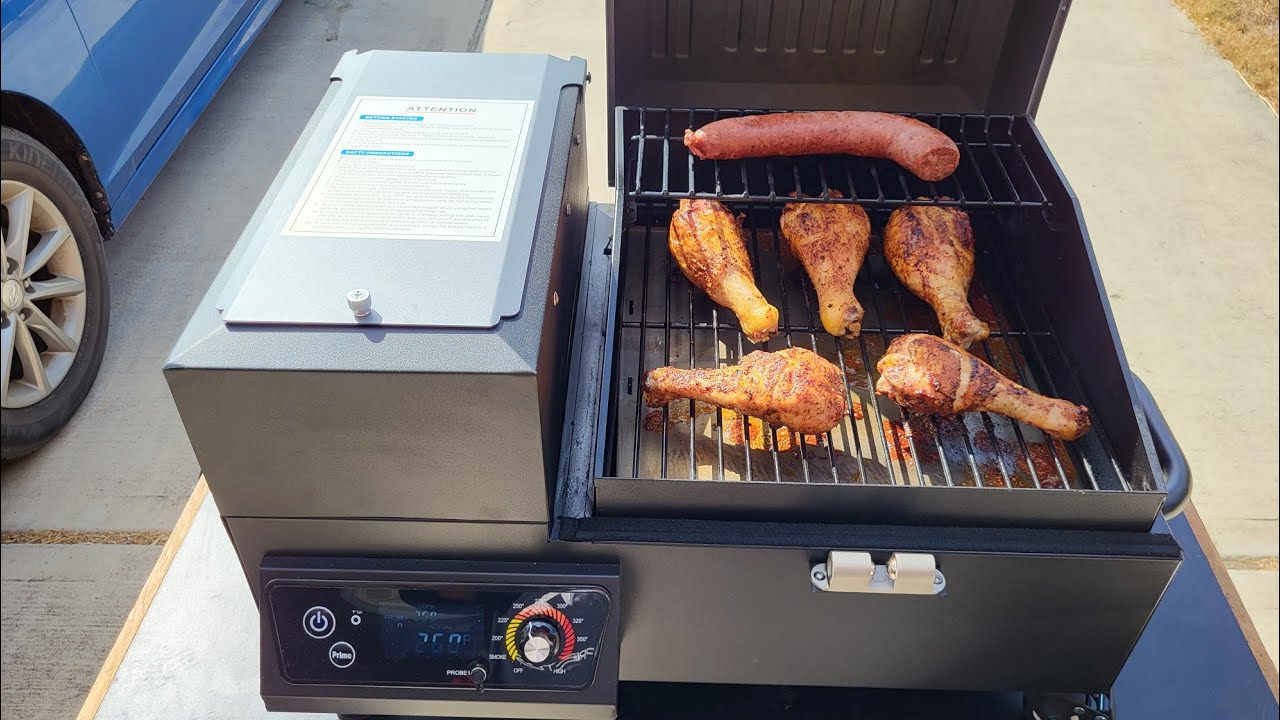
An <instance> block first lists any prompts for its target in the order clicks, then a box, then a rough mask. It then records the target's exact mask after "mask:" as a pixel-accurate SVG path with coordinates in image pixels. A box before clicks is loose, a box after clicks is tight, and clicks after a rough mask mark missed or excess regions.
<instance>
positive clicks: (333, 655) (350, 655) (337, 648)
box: [329, 642, 356, 668]
mask: <svg viewBox="0 0 1280 720" xmlns="http://www.w3.org/2000/svg"><path fill="white" fill-rule="evenodd" d="M355 661H356V649H355V648H353V647H351V643H345V642H336V643H334V644H333V646H332V647H330V648H329V662H331V663H333V666H334V667H339V668H345V667H351V663H353V662H355Z"/></svg>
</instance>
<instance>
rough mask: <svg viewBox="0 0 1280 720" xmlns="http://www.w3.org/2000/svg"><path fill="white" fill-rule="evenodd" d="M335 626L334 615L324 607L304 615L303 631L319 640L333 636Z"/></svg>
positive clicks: (316, 608) (318, 606)
mask: <svg viewBox="0 0 1280 720" xmlns="http://www.w3.org/2000/svg"><path fill="white" fill-rule="evenodd" d="M333 625H334V622H333V613H331V612H329V608H327V607H324V606H323V605H317V606H315V607H313V608H311V609H310V610H308V611H306V612H305V613H303V615H302V629H303V630H306V631H307V634H308V635H310V636H311V637H313V638H315V639H317V640H320V639H322V638H327V637H329V636H330V635H332V634H333Z"/></svg>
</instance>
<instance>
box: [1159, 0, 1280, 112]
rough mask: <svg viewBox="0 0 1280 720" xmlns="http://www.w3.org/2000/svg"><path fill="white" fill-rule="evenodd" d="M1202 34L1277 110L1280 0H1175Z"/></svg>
mask: <svg viewBox="0 0 1280 720" xmlns="http://www.w3.org/2000/svg"><path fill="white" fill-rule="evenodd" d="M1174 4H1175V5H1177V6H1178V7H1179V8H1181V9H1182V11H1183V12H1185V13H1186V14H1187V17H1189V18H1191V21H1192V22H1194V23H1195V24H1196V26H1197V27H1199V28H1200V34H1201V35H1203V36H1204V39H1205V40H1206V41H1207V42H1208V43H1209V44H1210V45H1212V46H1213V48H1214V49H1215V50H1217V51H1218V54H1219V55H1221V56H1222V57H1223V58H1225V59H1226V60H1227V62H1229V63H1231V64H1232V65H1233V66H1235V69H1236V72H1238V73H1240V76H1241V77H1243V78H1244V80H1245V82H1247V83H1249V85H1251V86H1252V87H1253V89H1254V90H1255V91H1256V92H1257V93H1258V94H1259V95H1261V96H1262V98H1263V99H1264V100H1266V101H1267V103H1268V104H1269V105H1270V106H1271V109H1272V111H1275V110H1276V107H1277V99H1276V92H1277V86H1278V85H1280V83H1278V81H1277V74H1278V73H1280V70H1278V68H1280V59H1278V57H1280V55H1278V54H1277V53H1278V47H1280V46H1278V45H1277V27H1278V25H1277V15H1280V0H1174Z"/></svg>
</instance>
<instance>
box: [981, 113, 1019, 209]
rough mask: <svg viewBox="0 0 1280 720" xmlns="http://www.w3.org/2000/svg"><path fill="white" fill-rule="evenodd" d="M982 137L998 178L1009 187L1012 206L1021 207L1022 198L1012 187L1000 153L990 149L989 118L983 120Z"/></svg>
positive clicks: (1011, 180) (1011, 181)
mask: <svg viewBox="0 0 1280 720" xmlns="http://www.w3.org/2000/svg"><path fill="white" fill-rule="evenodd" d="M982 136H983V137H984V138H986V140H987V142H986V143H985V144H986V146H987V150H989V151H990V152H991V157H992V158H994V159H995V161H996V167H997V168H999V170H1000V176H1001V177H1003V178H1004V183H1005V185H1007V186H1008V187H1009V192H1011V193H1013V204H1014V205H1022V197H1021V196H1020V195H1019V194H1018V189H1017V188H1016V187H1014V184H1013V178H1011V177H1009V171H1008V170H1006V169H1005V167H1004V161H1003V160H1001V159H1000V151H999V150H996V149H995V148H993V147H991V118H990V117H986V118H983V121H982Z"/></svg>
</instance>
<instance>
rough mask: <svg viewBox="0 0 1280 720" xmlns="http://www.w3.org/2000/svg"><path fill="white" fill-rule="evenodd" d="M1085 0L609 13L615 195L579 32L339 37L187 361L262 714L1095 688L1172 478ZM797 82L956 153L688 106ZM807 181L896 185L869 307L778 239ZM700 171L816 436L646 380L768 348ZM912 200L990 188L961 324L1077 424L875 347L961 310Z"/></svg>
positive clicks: (588, 712)
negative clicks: (922, 271)
mask: <svg viewBox="0 0 1280 720" xmlns="http://www.w3.org/2000/svg"><path fill="white" fill-rule="evenodd" d="M1067 5H1068V3H1065V2H1064V3H1061V4H1057V3H1047V2H1046V3H1015V2H1012V0H1008V1H1005V2H998V1H997V2H982V3H960V2H955V1H954V0H952V1H950V2H947V1H945V0H934V1H933V2H923V1H921V2H893V1H892V0H881V1H879V2H877V1H876V0H865V1H862V0H812V1H811V0H804V1H794V2H781V1H777V2H770V1H769V0H757V1H755V2H752V1H751V0H719V1H714V2H713V1H708V2H697V3H693V2H690V1H689V0H684V1H681V0H666V1H665V2H664V1H657V0H654V1H650V2H620V1H615V2H612V3H610V6H609V41H610V66H609V67H610V70H609V73H610V77H609V79H608V93H609V104H610V106H611V108H612V116H611V120H610V131H611V133H612V135H613V143H612V146H611V156H612V157H611V162H612V167H613V173H612V177H613V182H614V186H615V188H616V192H617V196H616V204H615V206H614V207H612V208H609V207H602V206H598V205H594V204H589V203H588V202H587V200H586V172H585V167H586V165H585V163H586V152H585V151H586V145H585V144H584V142H583V141H584V115H583V110H582V108H583V104H582V101H583V93H584V90H585V89H586V88H587V87H588V85H587V82H588V79H589V75H588V74H587V71H586V66H585V63H584V62H583V61H582V60H580V59H571V60H567V61H566V60H559V59H555V58H550V57H543V56H504V55H454V54H426V53H401V52H381V51H374V52H364V53H350V54H348V55H347V56H345V57H344V58H343V59H342V61H341V62H340V63H339V65H338V67H337V68H335V70H334V71H333V73H332V82H331V84H330V86H329V90H328V92H327V93H326V94H325V96H324V99H323V100H322V101H321V103H320V107H319V109H318V110H317V111H316V113H315V115H314V116H313V118H312V120H311V123H310V124H309V125H308V126H307V128H306V129H305V131H304V132H303V135H302V137H301V139H300V140H299V142H298V144H297V146H296V147H295V148H294V150H293V152H292V153H291V154H290V156H289V158H288V159H287V160H286V162H285V165H284V168H283V169H282V170H281V172H280V174H279V176H278V177H277V178H276V180H275V182H274V184H273V185H272V186H271V188H270V190H269V192H268V194H267V196H266V198H265V199H264V200H263V202H262V204H261V206H260V207H259V208H258V211H257V213H256V214H255V215H254V217H253V218H252V219H251V221H250V222H249V224H248V227H247V228H246V230H245V232H244V235H243V236H242V238H241V239H240V241H239V243H238V244H237V245H236V248H235V250H234V251H233V253H232V255H231V257H230V258H229V259H228V261H227V263H226V265H225V267H224V268H223V270H222V272H221V273H220V274H219V276H218V278H217V279H216V280H215V282H214V285H213V287H212V289H211V290H210V291H209V293H208V294H207V296H206V297H205V299H204V301H203V303H202V304H201V306H200V308H199V309H198V310H197V312H196V314H195V316H194V317H193V318H192V320H191V323H190V325H189V326H188V328H187V330H186V331H185V333H184V334H183V336H182V338H181V339H180V340H179V342H178V345H177V347H176V348H175V349H174V351H173V354H172V357H171V358H170V361H169V363H168V364H167V366H166V369H165V373H166V377H167V379H168V382H169V385H170V388H171V390H172V392H173V395H174V399H175V401H176V402H177V405H178V408H179V410H180V412H181V415H182V418H183V422H184V424H185V425H186V429H187V432H188V434H189V436H190V438H191V443H192V446H193V447H194V449H195V451H196V454H197V456H198V458H199V460H200V463H201V466H202V468H203V470H204V473H205V475H206V477H207V479H208V482H209V485H210V488H211V489H212V492H213V495H214V497H215V499H216V501H217V504H218V507H219V510H220V512H221V513H222V515H223V520H224V524H225V526H226V529H227V531H228V533H229V535H230V537H231V539H232V541H233V543H234V545H235V547H236V551H237V553H238V554H239V557H240V561H241V564H242V565H243V567H244V570H245V574H246V577H247V578H248V580H249V586H250V588H251V590H252V592H253V594H254V597H255V599H256V600H257V602H258V606H259V608H260V612H261V622H262V625H261V677H262V687H261V692H262V696H263V698H264V700H265V702H266V704H267V707H268V708H269V709H272V710H280V711H320V712H337V713H343V714H352V715H356V714H382V715H448V716H471V717H556V718H596V717H612V716H613V714H614V712H615V707H616V703H617V692H618V683H619V682H620V681H629V682H681V683H741V684H752V685H806V686H856V687H884V688H912V689H914V688H920V689H965V690H1013V691H1023V692H1026V693H1028V695H1027V697H1028V708H1031V707H1033V706H1034V705H1035V703H1036V702H1038V701H1037V700H1036V698H1042V697H1052V695H1051V694H1054V693H1072V694H1081V695H1082V696H1083V695H1088V697H1087V698H1084V697H1082V698H1080V702H1085V703H1088V704H1089V707H1090V708H1091V709H1093V710H1095V711H1096V712H1097V713H1098V714H1100V715H1104V716H1110V715H1111V714H1112V713H1113V709H1112V708H1110V706H1109V704H1108V701H1107V700H1106V697H1105V693H1106V692H1107V690H1108V689H1109V688H1110V686H1111V684H1112V682H1113V681H1114V679H1115V677H1116V675H1117V673H1118V672H1119V669H1120V667H1121V666H1122V665H1123V664H1124V662H1125V660H1126V658H1127V656H1128V654H1129V651H1130V649H1131V648H1132V646H1133V645H1134V643H1135V641H1136V640H1137V638H1138V636H1139V635H1140V634H1141V632H1142V630H1143V628H1144V626H1145V624H1146V622H1147V620H1148V618H1149V617H1150V615H1151V613H1152V611H1153V609H1154V608H1155V606H1156V604H1157V602H1158V601H1159V599H1160V597H1161V594H1162V593H1163V592H1164V590H1165V588H1166V587H1167V585H1168V583H1169V581H1170V579H1171V578H1172V576H1173V574H1174V572H1175V571H1176V570H1177V568H1178V565H1179V563H1180V562H1181V551H1180V549H1179V548H1178V545H1177V543H1176V542H1175V541H1174V539H1173V538H1172V536H1171V535H1170V534H1169V533H1168V532H1167V530H1166V529H1165V526H1164V523H1163V521H1162V520H1161V517H1160V516H1161V512H1162V510H1163V511H1164V512H1166V513H1172V512H1176V511H1177V509H1178V506H1179V505H1180V504H1181V502H1182V501H1183V500H1184V499H1185V497H1186V494H1187V492H1188V488H1189V473H1188V471H1187V467H1186V463H1185V460H1184V459H1183V458H1182V454H1181V452H1180V451H1179V450H1178V448H1177V445H1176V443H1175V442H1174V440H1173V438H1172V436H1171V434H1170V432H1169V430H1168V427H1167V425H1165V423H1164V422H1163V419H1162V418H1161V417H1160V415H1159V411H1158V409H1157V408H1156V406H1155V403H1154V401H1152V399H1151V397H1150V395H1149V393H1148V392H1147V391H1146V389H1145V388H1144V387H1143V386H1142V384H1141V383H1140V382H1139V381H1137V379H1136V378H1134V377H1132V376H1131V374H1130V372H1129V369H1128V365H1127V363H1126V361H1125V358H1124V354H1123V351H1122V350H1121V346H1120V342H1119V338H1118V337H1117V334H1116V329H1115V325H1114V322H1113V320H1112V317H1111V313H1110V309H1109V307H1108V304H1107V299H1106V294H1105V292H1104V290H1103V288H1102V283H1101V279H1100V277H1099V275H1098V270H1097V266H1096V263H1095V261H1094V258H1093V254H1092V250H1091V249H1090V245H1089V240H1088V237H1087V234H1086V232H1085V227H1084V221H1083V218H1082V216H1081V213H1080V209H1079V205H1078V203H1077V201H1076V199H1075V197H1074V196H1073V195H1072V193H1071V191H1070V189H1069V187H1068V185H1067V183H1066V180H1065V178H1064V177H1063V176H1062V173H1061V171H1060V170H1059V169H1058V167H1057V165H1056V164H1055V162H1054V160H1053V158H1052V156H1051V155H1050V153H1049V151H1048V148H1047V147H1046V145H1045V142H1044V140H1043V138H1041V136H1040V134H1039V132H1038V131H1037V129H1036V127H1035V123H1034V121H1033V119H1032V115H1033V114H1034V111H1035V108H1036V104H1037V102H1038V99H1039V94H1040V90H1041V88H1042V86H1043V83H1044V80H1045V77H1046V76H1047V73H1048V69H1049V64H1050V60H1051V58H1052V55H1053V50H1054V46H1055V44H1056V39H1057V35H1058V33H1059V31H1060V30H1061V27H1062V24H1063V22H1064V21H1065V17H1066V10H1067ZM808 109H859V110H882V111H891V112H901V113H910V114H914V115H915V116H916V117H918V118H919V119H921V120H924V121H925V122H928V123H930V124H932V125H934V126H935V127H937V128H939V129H940V130H942V131H943V132H944V133H946V134H947V135H949V136H950V137H951V138H953V139H954V140H955V141H956V143H957V144H958V145H959V147H960V150H961V161H960V166H959V168H958V169H957V171H956V172H955V173H954V174H953V175H952V176H951V177H950V178H947V179H945V180H943V181H940V182H934V183H927V182H924V181H921V180H919V179H917V178H916V177H915V176H913V175H911V174H910V173H908V172H906V171H905V170H902V169H901V168H899V167H897V166H896V165H894V164H893V163H891V162H888V161H882V160H872V159H867V158H856V157H844V156H840V157H836V156H814V157H800V158H771V159H753V160H742V161H726V160H720V161H709V160H708V161H702V160H697V159H696V158H693V157H692V156H691V155H690V153H689V151H688V150H687V149H686V148H685V147H684V145H683V144H682V142H681V139H680V138H681V135H682V133H683V131H684V130H685V128H698V127H701V126H703V125H705V124H707V123H709V122H711V121H714V120H716V119H720V118H725V117H731V116H735V115H740V114H744V113H753V112H764V111H780V110H808ZM833 190H835V191H839V192H838V194H837V193H833V192H831V191H833ZM792 193H796V194H797V195H798V196H799V198H800V201H803V202H856V203H858V204H860V205H862V206H863V207H864V208H865V209H866V210H867V212H868V213H869V214H870V216H871V219H872V227H873V233H874V234H875V236H876V237H875V238H873V242H872V248H871V252H870V254H869V256H868V260H867V263H866V265H865V266H864V268H863V270H862V272H861V274H860V275H859V277H858V281H857V284H856V286H855V290H856V294H857V295H858V297H859V299H860V300H861V301H862V303H863V305H864V306H865V308H866V311H867V316H866V319H865V321H864V327H863V331H862V334H861V335H860V336H859V337H856V338H834V337H831V336H829V335H827V334H826V333H824V332H822V330H821V325H820V324H819V323H818V321H817V313H816V310H815V302H816V299H815V295H814V289H813V287H812V285H811V284H810V283H809V280H808V279H807V278H806V277H805V276H804V273H803V271H801V270H799V269H797V268H796V267H794V266H790V265H789V263H788V260H787V258H786V257H784V254H783V253H782V252H781V250H780V243H779V239H780V238H779V233H778V229H777V228H778V218H779V214H780V211H781V209H782V206H783V204H785V203H786V202H789V201H792V200H793V198H792V197H791V194H792ZM683 198H714V199H718V200H720V201H722V202H724V203H726V204H727V205H728V206H729V207H730V208H731V209H732V210H733V211H734V212H736V213H740V214H741V215H742V217H743V223H744V228H745V231H746V234H747V238H748V248H749V253H750V254H751V256H752V261H753V266H754V268H755V271H756V280H757V284H758V285H759V286H760V288H761V290H762V291H763V292H764V294H765V295H766V296H767V297H768V298H769V299H770V301H771V302H773V303H774V304H775V305H777V307H778V308H779V310H780V312H781V321H780V330H781V332H780V334H779V335H777V336H775V337H774V338H772V339H771V340H769V341H768V342H767V343H766V344H765V345H764V346H763V347H764V349H768V350H777V349H781V348H783V347H788V346H802V347H805V348H809V349H812V350H813V351H815V352H817V353H819V354H821V355H823V356H824V357H826V358H828V359H829V360H831V361H832V362H833V363H836V364H837V365H838V366H839V367H840V369H841V370H842V371H843V373H844V375H845V378H846V380H847V385H848V390H849V395H848V398H849V401H848V411H847V414H846V417H845V419H844V421H843V422H842V423H841V424H840V425H839V426H837V427H836V428H835V429H833V430H832V431H831V432H829V433H827V434H825V435H823V436H821V437H812V436H810V437H805V436H793V435H791V434H790V433H787V432H786V431H779V430H778V429H776V428H770V427H769V426H767V425H761V424H759V422H758V421H752V420H750V419H746V418H741V417H739V416H737V415H736V414H735V413H732V412H729V411H717V410H714V409H711V410H710V411H705V409H704V408H699V407H697V406H696V405H694V404H692V403H689V402H685V401H681V402H677V403H674V404H672V405H671V406H668V407H667V408H665V409H662V410H654V409H651V408H647V407H645V406H644V404H643V402H642V401H641V399H640V383H641V381H642V379H643V377H644V373H645V372H646V371H647V370H649V369H652V368H654V367H658V366H661V365H676V366H681V367H718V366H721V365H725V364H732V363H734V362H736V361H737V359H738V358H740V357H741V356H742V355H744V354H745V353H747V352H750V351H751V350H752V349H756V347H757V346H754V345H752V344H751V343H749V342H748V341H747V340H746V338H745V337H744V336H743V335H742V334H741V333H740V332H739V331H738V328H737V325H736V320H735V319H734V317H733V315H732V314H731V313H729V312H728V311H726V310H724V309H722V308H718V307H716V306H715V305H714V304H713V303H712V302H711V301H710V300H709V299H708V298H707V297H706V295H705V294H704V293H702V291H700V290H698V289H697V288H694V287H692V286H691V285H690V284H689V283H688V281H687V280H685V278H684V277H683V275H682V274H681V273H680V271H679V269H678V268H677V267H675V266H674V263H673V261H672V260H671V258H670V255H669V253H668V252H667V250H666V232H667V230H666V228H667V225H668V222H669V221H670V218H671V213H672V211H673V209H674V208H675V206H676V204H677V203H678V201H679V200H680V199H683ZM913 203H920V204H938V205H949V206H957V207H961V208H963V209H964V210H965V211H967V212H968V213H969V214H970V216H971V218H972V221H973V225H974V231H975V236H976V238H977V246H978V257H977V272H976V277H975V282H974V288H973V292H972V294H971V296H972V298H973V300H974V303H975V306H977V307H978V309H979V312H980V314H983V315H984V316H985V317H986V318H987V319H988V320H989V321H991V324H992V330H993V332H992V333H991V337H990V338H989V339H988V340H986V341H985V342H982V343H980V344H978V345H975V347H974V349H973V351H974V353H975V354H976V355H977V356H978V357H980V358H982V359H984V360H987V361H988V362H990V363H991V364H992V365H994V366H995V367H997V368H998V369H1000V370H1001V371H1002V372H1004V373H1005V374H1006V375H1008V376H1009V377H1011V378H1013V379H1015V380H1017V381H1019V382H1021V383H1022V384H1024V385H1027V386H1029V387H1032V388H1035V389H1039V390H1041V391H1043V392H1046V393H1048V394H1052V395H1056V396H1060V397H1064V398H1067V399H1070V400H1072V401H1074V402H1078V403H1082V404H1085V405H1088V406H1089V408H1090V409H1091V411H1092V413H1093V417H1094V421H1095V422H1094V428H1093V430H1092V431H1091V432H1090V433H1088V434H1087V435H1086V436H1085V437H1084V438H1082V439H1081V440H1078V441H1074V442H1066V443H1064V442H1060V441H1056V440H1052V439H1051V438H1049V437H1047V436H1045V435H1044V434H1042V433H1040V432H1039V431H1038V430H1035V429H1033V428H1031V427H1029V426H1026V425H1022V424H1019V423H1016V422H1014V421H1012V420H1008V419H1006V418H1003V417H1000V416H995V415H988V414H982V413H973V414H968V415H965V416H963V417H961V418H959V419H944V418H938V417H931V416H922V415H911V414H908V413H905V412H903V411H902V410H900V409H899V408H898V407H897V406H896V405H895V404H894V403H892V402H890V401H889V400H887V399H884V398H880V397H877V396H876V395H875V394H874V392H873V391H872V388H873V387H874V384H875V380H876V371H875V364H876V361H877V359H878V358H879V357H880V356H881V354H883V352H884V350H885V347H886V345H887V344H888V342H889V341H891V340H892V339H893V338H894V337H897V336H899V335H901V334H903V333H906V332H933V333H937V331H938V330H937V326H936V321H935V320H934V319H933V315H932V313H931V312H929V310H928V308H927V307H926V306H925V305H924V304H923V303H921V302H920V301H919V300H917V299H916V298H915V297H914V296H912V295H910V293H908V292H907V291H906V290H905V289H904V288H903V287H902V286H901V284H900V283H899V282H898V281H897V280H896V278H895V277H894V276H893V273H892V272H890V271H889V269H888V267H887V265H886V262H885V260H884V258H883V257H882V256H881V255H880V251H879V241H878V234H879V231H880V230H881V229H882V228H883V226H884V223H885V220H886V217H887V214H888V212H889V211H891V210H892V209H893V208H895V207H898V206H901V205H904V204H913ZM1162 467H1163V470H1162V469H1161V468H1162ZM480 689H482V691H481V692H477V690H480ZM1114 710H1120V711H1122V708H1120V709H1114Z"/></svg>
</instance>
